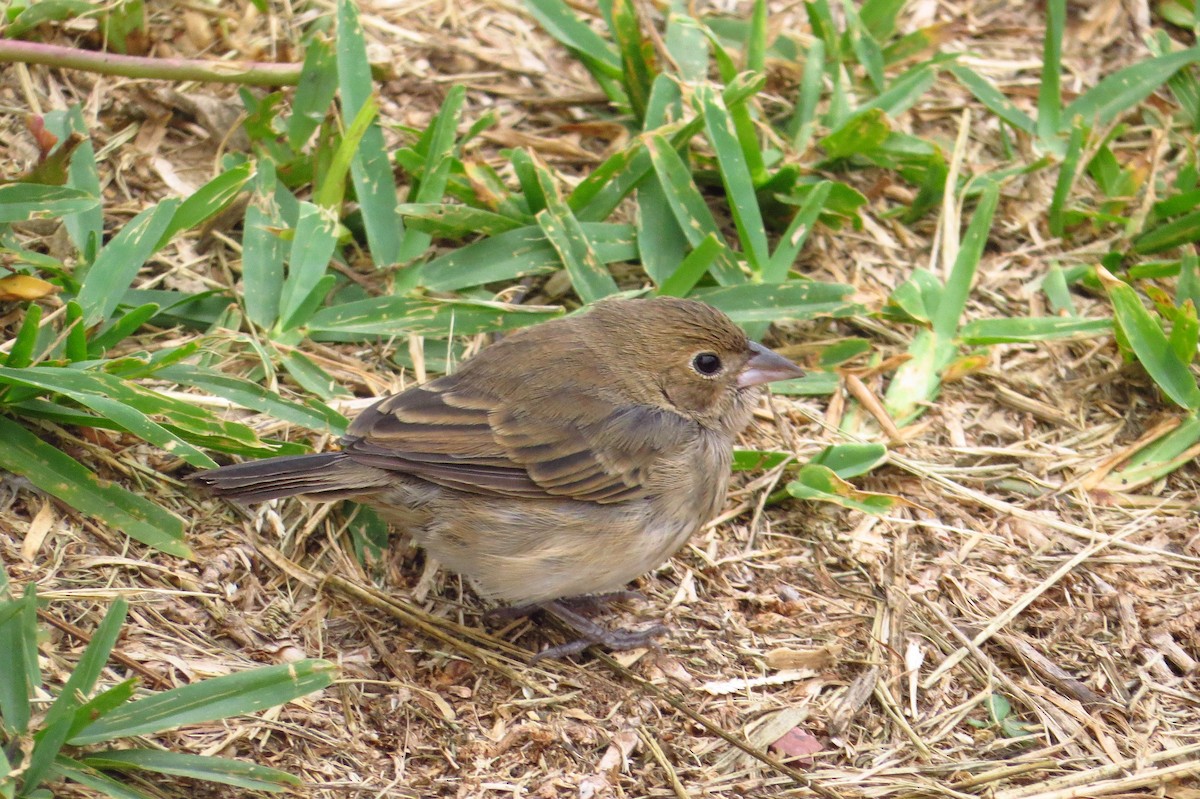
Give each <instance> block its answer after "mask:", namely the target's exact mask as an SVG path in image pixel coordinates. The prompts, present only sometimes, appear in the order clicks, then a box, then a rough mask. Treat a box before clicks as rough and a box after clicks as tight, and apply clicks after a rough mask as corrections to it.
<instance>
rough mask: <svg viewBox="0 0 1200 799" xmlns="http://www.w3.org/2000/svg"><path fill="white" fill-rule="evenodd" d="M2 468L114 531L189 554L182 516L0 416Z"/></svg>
mask: <svg viewBox="0 0 1200 799" xmlns="http://www.w3.org/2000/svg"><path fill="white" fill-rule="evenodd" d="M0 439H2V440H3V441H4V442H5V446H3V447H0V468H3V469H7V470H8V471H10V472H12V473H14V474H18V475H21V476H23V477H25V478H27V479H28V480H29V482H31V483H33V484H34V485H35V486H37V487H38V488H40V489H41V490H43V491H45V492H46V493H47V494H50V495H51V496H54V497H57V498H58V499H61V500H62V501H63V502H65V503H67V504H68V505H70V506H71V507H73V508H75V509H76V510H79V511H81V512H83V513H86V514H88V515H89V516H94V517H96V518H97V519H99V520H100V521H102V522H104V524H106V525H108V526H109V527H110V528H112V529H113V530H119V531H121V532H123V533H125V534H126V535H127V536H129V537H130V538H132V539H134V540H136V541H141V542H142V543H143V544H145V545H147V546H150V547H153V548H155V549H157V550H159V551H161V552H165V553H167V554H168V555H174V556H176V557H179V558H188V559H190V558H192V557H193V555H192V551H191V550H190V549H189V548H188V547H187V545H186V544H184V543H183V520H182V519H180V518H179V517H178V516H176V515H174V514H173V513H170V512H169V511H166V510H164V509H163V508H161V507H159V506H158V505H156V504H154V503H153V502H151V501H150V500H148V499H145V498H144V497H140V496H138V495H136V494H133V493H130V492H129V491H126V490H125V489H124V488H121V487H120V486H118V485H115V484H113V483H110V482H108V481H107V480H101V479H100V478H99V477H97V476H96V474H95V473H94V472H92V471H91V470H89V469H87V468H85V467H84V466H83V465H81V464H80V463H79V462H78V461H76V460H74V459H73V458H71V457H69V456H68V455H66V454H64V453H62V452H60V451H59V450H57V449H55V448H54V447H52V446H50V445H49V444H47V443H45V442H44V441H42V440H41V439H39V438H38V437H37V436H35V435H33V434H32V433H30V432H29V431H28V430H26V429H25V428H24V427H21V426H20V425H18V424H16V423H15V422H13V421H11V420H9V419H6V418H4V417H0Z"/></svg>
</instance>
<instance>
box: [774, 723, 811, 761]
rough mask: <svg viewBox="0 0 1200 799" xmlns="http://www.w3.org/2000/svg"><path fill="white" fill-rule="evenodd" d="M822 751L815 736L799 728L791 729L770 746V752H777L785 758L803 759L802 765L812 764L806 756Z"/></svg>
mask: <svg viewBox="0 0 1200 799" xmlns="http://www.w3.org/2000/svg"><path fill="white" fill-rule="evenodd" d="M821 749H822V746H821V742H820V741H819V740H818V739H817V737H816V736H815V735H813V734H812V733H811V732H808V731H806V730H802V729H800V728H799V727H792V728H791V729H790V730H788V731H787V732H785V733H784V734H783V737H782V738H780V739H779V740H777V741H776V742H775V743H773V744H771V751H773V752H778V753H779V754H781V755H783V756H785V757H789V758H791V757H800V758H804V761H803V762H804V763H806V764H810V763H812V762H813V760H812V758H811V757H807V755H811V754H814V753H816V752H820V751H821Z"/></svg>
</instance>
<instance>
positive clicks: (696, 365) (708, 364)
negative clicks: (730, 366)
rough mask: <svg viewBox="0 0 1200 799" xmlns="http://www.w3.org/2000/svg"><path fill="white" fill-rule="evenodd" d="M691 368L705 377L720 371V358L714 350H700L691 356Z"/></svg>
mask: <svg viewBox="0 0 1200 799" xmlns="http://www.w3.org/2000/svg"><path fill="white" fill-rule="evenodd" d="M692 368H693V369H695V370H696V371H697V372H699V373H700V374H702V375H704V376H705V377H712V376H713V375H715V374H717V373H718V372H720V371H721V359H720V357H718V355H717V354H716V353H715V352H701V353H699V354H697V355H696V357H694V358H692Z"/></svg>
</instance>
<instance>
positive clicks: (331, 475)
mask: <svg viewBox="0 0 1200 799" xmlns="http://www.w3.org/2000/svg"><path fill="white" fill-rule="evenodd" d="M387 477H388V473H387V472H385V471H384V470H382V469H376V468H374V467H371V466H365V465H363V464H361V463H355V462H354V461H353V460H351V459H350V458H349V456H347V455H346V453H344V452H323V453H320V454H317V455H283V456H280V457H278V458H264V459H263V460H258V461H249V462H247V463H235V464H233V465H232V466H222V467H220V468H219V469H210V470H209V471H206V472H198V473H196V474H193V475H191V476H189V477H188V479H189V480H192V481H194V482H197V483H200V484H201V485H204V486H207V487H208V489H209V490H210V491H212V492H213V493H214V494H216V495H218V496H222V497H226V498H228V499H232V500H236V501H238V502H263V501H265V500H268V499H278V498H280V497H290V496H295V495H297V494H303V495H304V496H306V497H309V498H310V499H318V500H325V501H332V500H335V499H344V498H346V497H350V496H355V495H359V494H365V493H370V491H371V490H372V489H376V488H381V487H383V486H384V485H386V484H387Z"/></svg>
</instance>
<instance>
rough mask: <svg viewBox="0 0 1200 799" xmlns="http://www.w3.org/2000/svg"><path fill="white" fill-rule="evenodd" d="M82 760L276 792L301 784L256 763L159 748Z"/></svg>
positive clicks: (96, 765)
mask: <svg viewBox="0 0 1200 799" xmlns="http://www.w3.org/2000/svg"><path fill="white" fill-rule="evenodd" d="M83 762H84V763H85V764H86V765H88V766H91V767H92V768H95V769H105V770H111V769H120V770H122V771H149V772H153V773H156V774H170V775H172V776H176V777H187V778H189V779H193V780H206V781H207V782H215V783H219V784H221V785H232V786H234V787H235V788H245V789H246V790H250V791H270V792H271V793H276V792H278V791H282V790H284V789H285V788H298V787H299V786H300V785H301V782H300V778H299V777H296V776H293V775H291V774H288V773H287V772H286V771H280V770H279V769H274V768H268V767H267V766H260V765H258V764H257V763H247V762H245V761H242V760H231V759H230V758H226V757H208V756H204V755H192V754H188V753H186V752H167V751H163V750H161V749H110V750H108V751H106V752H95V753H93V754H89V755H87V756H86V757H84V758H83Z"/></svg>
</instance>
